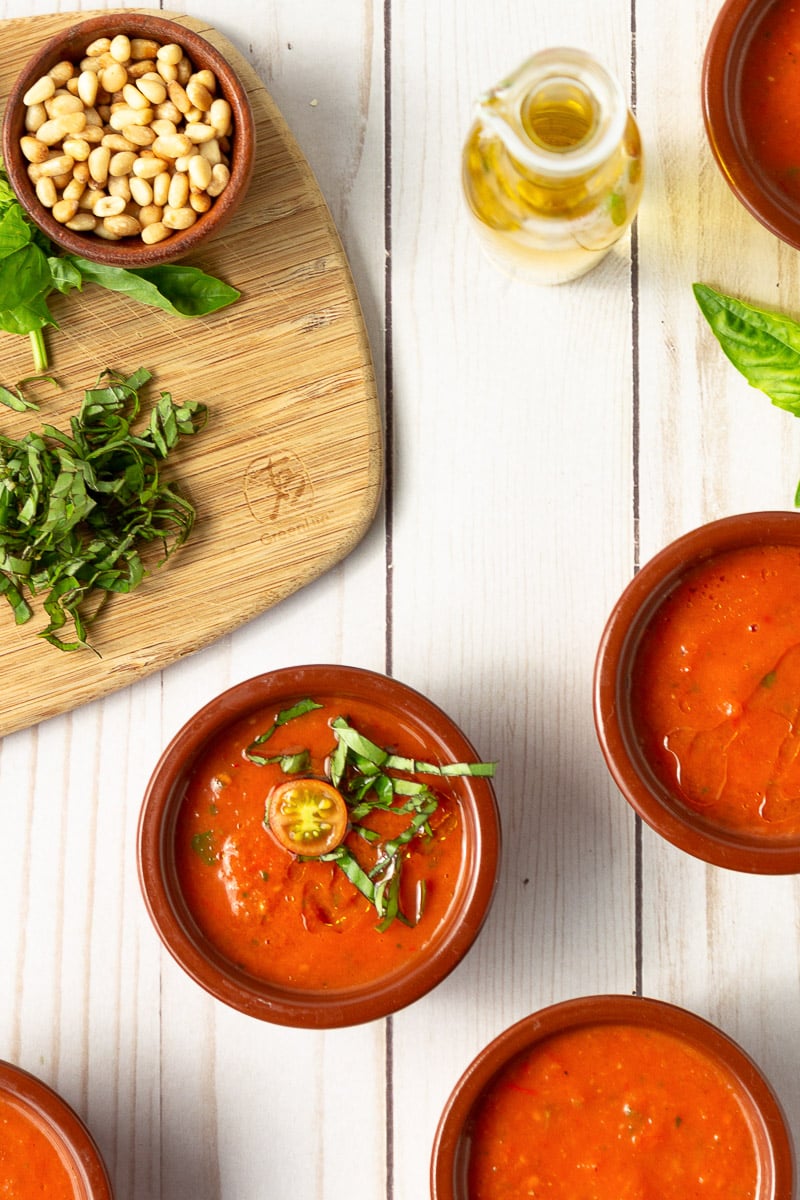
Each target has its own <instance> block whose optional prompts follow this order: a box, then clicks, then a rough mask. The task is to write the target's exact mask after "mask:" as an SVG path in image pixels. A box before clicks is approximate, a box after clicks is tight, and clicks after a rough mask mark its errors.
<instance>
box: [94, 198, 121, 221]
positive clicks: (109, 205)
mask: <svg viewBox="0 0 800 1200" xmlns="http://www.w3.org/2000/svg"><path fill="white" fill-rule="evenodd" d="M124 211H125V200H124V198H123V197H122V196H100V197H99V199H98V200H97V203H96V204H95V206H94V208H93V209H92V212H93V213H94V215H95V216H96V217H117V216H119V214H120V213H123V212H124Z"/></svg>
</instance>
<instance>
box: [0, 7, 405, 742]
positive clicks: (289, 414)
mask: <svg viewBox="0 0 800 1200" xmlns="http://www.w3.org/2000/svg"><path fill="white" fill-rule="evenodd" d="M91 15H93V14H91V13H87V12H81V13H72V14H70V13H61V14H58V15H54V16H39V17H36V18H35V19H34V18H27V19H22V20H9V21H3V22H0V98H2V101H1V103H2V104H3V105H4V103H5V97H6V96H7V95H8V91H9V87H10V85H11V84H12V82H13V80H14V79H15V77H16V75H17V74H18V72H19V71H20V69H21V68H22V66H23V65H24V63H25V62H26V60H27V59H28V57H29V56H30V54H31V53H32V51H33V49H34V48H35V47H36V46H37V45H38V44H40V43H41V42H42V41H44V40H45V39H47V38H49V37H50V36H52V35H53V34H54V33H56V32H58V30H60V29H62V28H65V27H67V26H69V25H71V24H73V23H74V22H75V21H76V20H82V19H84V18H86V17H88V16H91ZM160 15H161V16H164V15H167V16H171V17H172V18H173V19H174V20H177V21H179V22H180V23H181V24H183V25H186V26H189V27H190V28H191V29H194V30H197V32H198V33H200V34H201V35H202V36H204V37H206V38H207V39H208V40H209V41H210V42H213V43H214V45H215V46H217V47H218V49H220V50H221V51H222V53H223V54H224V55H225V56H226V57H227V58H228V60H229V61H230V62H231V63H232V65H233V66H234V68H235V69H236V70H237V72H238V73H239V75H240V76H241V78H242V79H243V80H244V82H245V84H246V87H247V90H248V93H249V96H250V102H251V104H252V107H253V113H254V116H255V123H256V135H257V148H256V166H255V172H254V177H253V182H252V185H251V187H250V190H249V192H248V196H247V198H246V200H245V202H244V204H243V206H242V208H241V210H240V211H239V213H238V214H237V215H236V216H235V217H234V218H233V220H232V222H231V223H230V225H229V226H228V227H227V228H226V229H225V230H224V231H223V232H222V233H221V234H220V235H219V237H218V238H217V239H216V241H214V242H212V243H209V245H208V246H207V247H204V248H203V250H202V251H201V252H198V253H197V254H196V255H195V256H194V257H192V258H188V259H187V260H186V261H187V262H192V263H194V265H196V266H202V267H203V269H204V270H206V271H209V272H210V273H211V274H214V275H218V276H220V277H221V278H223V279H225V280H226V281H227V282H228V283H231V284H232V285H233V286H235V287H236V288H238V289H240V290H241V292H242V296H241V299H239V300H238V301H237V302H236V303H235V304H234V305H233V306H231V307H230V308H227V309H223V310H222V311H221V312H219V313H216V314H213V315H212V316H209V317H206V318H199V319H191V320H186V319H183V318H179V317H169V316H167V314H165V313H162V312H161V311H160V310H156V309H149V308H144V307H142V306H141V305H137V304H134V303H132V302H128V301H126V300H125V299H124V298H122V297H120V296H118V295H111V294H109V293H106V292H105V291H103V290H101V289H99V288H94V287H87V288H86V289H85V290H84V292H83V294H82V295H80V296H79V295H76V294H74V293H73V295H72V296H71V297H68V298H64V297H58V298H57V299H56V300H54V301H53V302H52V305H51V307H52V311H53V313H54V316H55V317H56V320H58V321H59V323H60V325H61V329H60V330H59V331H48V333H47V343H48V349H49V352H50V360H51V361H50V367H51V370H52V373H53V374H54V376H55V377H56V378H57V379H58V381H59V383H60V384H61V385H62V386H61V389H60V390H58V391H57V390H56V389H54V388H53V387H51V386H47V385H43V384H42V385H38V384H37V385H36V390H35V398H36V399H37V401H38V402H39V403H40V405H41V408H40V411H39V412H38V413H35V412H34V413H26V414H17V413H13V412H11V411H10V410H7V409H6V408H3V407H0V430H2V431H3V432H4V433H6V434H7V435H8V436H11V437H20V436H21V435H22V434H23V433H24V432H25V431H26V430H27V429H30V428H38V427H39V425H40V423H41V422H44V421H46V422H48V423H50V424H53V425H55V426H57V427H58V428H66V426H67V423H68V421H69V417H70V415H71V414H73V413H74V412H76V411H77V408H78V406H79V404H80V402H81V399H82V397H83V392H84V390H85V389H86V388H87V387H90V386H92V385H93V384H94V383H95V381H96V380H97V377H98V375H99V374H100V372H101V371H103V370H104V369H106V368H111V369H114V370H118V371H122V372H125V373H130V372H132V371H134V370H136V369H137V368H139V367H146V368H147V369H148V370H149V371H151V372H152V374H153V382H152V384H151V385H149V386H150V388H151V389H152V391H151V392H149V393H147V394H146V395H145V401H146V407H147V408H148V410H149V402H150V398H151V397H156V396H157V395H158V392H159V391H160V390H162V389H163V390H165V391H169V392H171V393H172V395H173V396H174V397H175V399H176V400H179V399H193V400H201V401H204V402H205V403H207V405H208V408H209V421H208V424H207V426H206V428H205V429H204V430H203V431H202V432H201V433H199V434H198V435H196V436H195V437H194V438H190V439H188V440H187V441H186V442H185V443H184V444H183V445H182V446H181V447H180V448H179V449H178V451H177V452H176V453H175V456H174V465H170V466H169V470H168V472H167V473H168V474H169V475H170V477H171V478H174V479H175V480H176V481H178V482H179V483H180V485H181V487H182V489H183V491H184V492H185V493H186V494H187V495H188V496H189V497H190V498H191V500H192V502H193V503H194V504H195V506H196V508H197V511H198V519H197V524H196V526H195V529H194V531H193V532H192V535H191V538H190V540H189V541H188V542H187V543H186V544H185V546H183V547H182V548H181V549H180V550H179V551H178V552H177V553H176V554H175V555H174V556H173V558H172V559H170V560H169V562H168V563H167V564H166V565H165V566H164V567H162V568H160V569H158V570H157V571H155V572H154V573H153V574H152V575H151V576H149V577H148V578H147V579H146V580H145V581H144V582H143V583H142V585H141V586H140V587H139V589H138V590H137V591H135V592H133V593H131V594H130V595H129V596H115V597H113V598H112V599H111V600H110V601H109V603H108V605H107V606H106V608H105V609H104V610H103V612H102V613H101V614H100V616H99V617H98V619H97V621H96V622H95V623H94V624H93V625H92V627H91V632H90V637H91V640H92V643H93V645H94V647H95V649H96V651H97V655H95V654H94V653H92V651H90V650H80V651H76V652H73V653H65V652H62V651H60V650H57V649H55V648H54V647H52V646H50V645H48V644H47V643H46V642H44V641H42V639H41V638H38V637H37V636H36V632H37V630H38V629H41V628H42V627H43V624H44V618H43V616H42V615H41V614H37V616H36V617H35V618H34V619H32V620H31V621H29V622H28V623H27V624H26V625H22V626H15V625H14V623H13V618H12V616H11V610H10V609H8V608H7V605H6V602H5V600H4V599H0V680H1V681H2V686H3V705H2V712H0V736H2V735H4V734H6V733H9V732H11V731H12V730H16V729H20V728H23V727H26V726H29V725H32V724H35V723H37V722H39V721H41V720H43V719H44V718H46V717H50V716H52V715H54V714H56V713H61V712H64V711H66V710H68V709H71V708H73V707H76V706H77V705H80V704H83V703H85V702H86V701H88V700H91V699H93V698H95V697H98V696H101V695H103V694H105V693H108V692H110V691H113V690H114V689H117V688H120V687H124V686H126V685H128V684H130V683H132V682H133V681H135V680H137V679H139V678H141V677H142V676H144V675H146V674H148V673H149V672H151V671H156V670H158V669H160V668H162V667H166V666H167V665H168V664H170V663H172V662H174V661H175V660H177V659H179V658H181V657H183V656H185V655H187V654H191V653H192V652H193V651H195V650H198V649H200V648H201V647H203V646H206V645H208V644H209V643H210V642H212V641H213V640H214V639H216V638H218V637H220V636H221V635H223V634H225V633H228V632H229V631H230V630H232V629H234V628H235V627H236V626H238V625H240V624H242V623H243V622H245V621H247V620H249V619H250V618H252V617H254V616H256V615H257V614H260V613H263V612H264V611H265V610H266V609H268V608H270V607H271V606H272V605H275V604H277V603H278V601H280V600H282V599H283V598H284V597H286V596H288V595H289V594H290V593H292V592H294V591H296V590H297V589H298V588H300V587H302V586H303V585H304V584H306V583H308V582H309V581H311V580H312V579H314V578H316V577H317V576H319V575H320V574H321V573H322V572H324V571H326V570H327V569H328V568H330V567H332V566H333V565H334V564H335V563H337V562H339V561H340V560H341V559H342V558H343V557H344V556H345V555H346V554H347V553H348V552H349V551H350V550H351V549H352V548H353V547H354V546H355V544H356V543H357V542H358V541H359V540H360V538H361V537H362V535H363V534H364V533H365V532H366V530H367V528H368V526H369V525H370V523H371V521H372V518H373V516H374V514H375V510H376V507H377V504H378V499H379V493H380V487H381V478H382V440H381V428H380V413H379V406H378V401H377V396H376V389H375V380H374V375H373V369H372V362H371V357H370V351H369V345H368V342H367V338H366V334H365V330H364V325H363V320H362V315H361V311H360V308H359V303H358V299H357V296H356V293H355V289H354V286H353V282H352V277H351V274H350V270H349V267H348V264H347V261H346V258H345V255H344V252H343V250H342V246H341V243H340V241H339V237H338V235H337V232H336V229H335V227H334V225H333V222H332V220H331V217H330V213H329V211H328V209H327V207H326V205H325V201H324V199H323V197H322V195H321V193H320V190H319V187H318V186H317V183H316V181H315V179H314V177H313V174H312V172H311V170H310V168H309V166H308V164H307V163H306V161H305V160H304V158H303V156H302V155H301V153H300V151H299V150H298V147H297V145H296V143H295V141H294V139H293V137H292V135H291V133H290V131H289V130H288V128H287V126H286V123H285V122H284V120H283V118H282V116H281V114H280V112H279V111H278V109H277V108H276V106H275V104H274V103H273V101H272V99H271V98H270V96H269V94H268V92H267V91H266V89H265V88H264V86H263V84H262V83H261V81H260V80H259V79H258V77H257V76H256V74H255V73H254V72H253V70H252V69H251V67H250V66H249V64H248V63H247V62H246V60H245V59H244V58H243V57H242V56H241V55H240V54H239V53H238V52H237V51H236V50H235V48H234V47H233V46H231V44H230V43H229V42H228V41H227V40H226V39H225V38H223V37H222V36H220V34H218V33H217V32H216V31H215V30H214V29H211V28H210V27H209V26H208V25H207V24H205V23H204V22H202V21H198V20H197V19H196V18H193V17H187V16H180V15H177V14H171V13H169V14H164V13H161V14H160ZM31 371H32V362H31V356H30V349H29V346H28V342H27V339H24V338H19V337H15V336H13V335H10V334H5V333H2V332H0V382H2V383H4V384H6V385H7V386H9V385H12V384H14V383H16V382H17V381H18V380H20V379H22V378H24V377H25V376H26V375H30V374H31ZM172 462H173V460H172V456H171V457H170V460H169V463H170V464H172Z"/></svg>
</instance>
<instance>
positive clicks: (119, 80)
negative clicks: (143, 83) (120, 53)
mask: <svg viewBox="0 0 800 1200" xmlns="http://www.w3.org/2000/svg"><path fill="white" fill-rule="evenodd" d="M127 82H128V72H127V71H126V70H125V68H124V67H123V65H122V63H120V62H113V63H111V64H110V66H108V67H105V68H104V69H103V70H102V71H101V72H100V86H101V87H102V88H105V90H106V91H107V92H108V93H109V95H113V94H114V92H121V91H122V89H123V88H124V86H125V84H126V83H127Z"/></svg>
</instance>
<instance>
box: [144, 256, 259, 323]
mask: <svg viewBox="0 0 800 1200" xmlns="http://www.w3.org/2000/svg"><path fill="white" fill-rule="evenodd" d="M133 273H134V274H135V275H138V276H139V278H140V279H143V280H145V281H146V282H147V283H151V284H152V285H153V286H154V287H156V288H158V291H159V292H160V294H161V295H162V296H164V297H165V298H166V299H167V300H169V301H170V303H171V304H172V307H173V309H174V310H175V312H177V313H179V314H180V315H181V316H182V317H202V316H205V315H206V313H211V312H216V311H217V309H220V308H225V307H226V306H227V305H228V304H233V302H234V300H238V299H239V296H240V295H241V292H238V291H237V290H236V288H234V287H231V286H230V284H227V283H223V281H222V280H221V279H215V278H214V277H213V276H212V275H207V274H206V273H205V271H201V270H200V269H199V268H198V267H187V266H185V265H184V264H183V263H164V264H162V265H161V266H157V267H136V268H135V269H134V272H133Z"/></svg>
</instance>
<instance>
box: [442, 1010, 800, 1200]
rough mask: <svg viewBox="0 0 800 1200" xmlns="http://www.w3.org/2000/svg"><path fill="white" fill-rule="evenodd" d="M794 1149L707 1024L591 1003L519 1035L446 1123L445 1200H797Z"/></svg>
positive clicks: (747, 1064)
mask: <svg viewBox="0 0 800 1200" xmlns="http://www.w3.org/2000/svg"><path fill="white" fill-rule="evenodd" d="M792 1181H793V1149H792V1143H791V1140H790V1137H789V1133H788V1130H787V1126H786V1121H785V1118H784V1115H783V1112H782V1110H781V1107H780V1104H779V1102H778V1100H777V1098H776V1096H775V1094H774V1092H773V1091H772V1089H771V1087H770V1086H769V1084H768V1083H767V1082H766V1080H765V1079H764V1077H763V1075H762V1074H761V1072H760V1071H759V1070H758V1068H757V1067H756V1065H755V1064H754V1063H753V1061H752V1060H751V1059H750V1058H749V1057H748V1055H747V1054H745V1052H744V1051H743V1050H742V1049H741V1048H740V1047H739V1046H738V1045H737V1044H736V1043H735V1042H733V1041H732V1040H731V1039H730V1038H729V1037H728V1036H727V1035H726V1034H724V1033H722V1032H721V1030H719V1029H717V1028H716V1027H715V1026H713V1025H711V1024H709V1023H708V1022H707V1021H705V1020H703V1019H702V1018H700V1017H698V1016H695V1015H694V1014H692V1013H690V1012H688V1011H686V1010H685V1009H682V1008H678V1007H676V1006H674V1005H671V1004H666V1003H664V1002H662V1001H657V1000H651V999H646V998H642V997H637V996H613V995H612V996H587V997H580V998H578V999H574V1000H568V1001H565V1002H563V1003H561V1004H555V1005H552V1006H551V1007H550V1008H546V1009H543V1010H542V1011H541V1012H538V1013H534V1014H533V1015H532V1016H529V1017H526V1018H524V1019H523V1020H521V1021H519V1022H517V1024H515V1025H512V1026H511V1027H510V1028H509V1029H507V1030H506V1031H505V1032H504V1033H501V1034H500V1035H499V1037H497V1038H496V1039H495V1040H494V1041H493V1042H491V1043H490V1044H489V1045H488V1046H487V1047H485V1048H484V1050H482V1051H481V1053H480V1054H479V1055H478V1056H477V1057H476V1058H475V1060H474V1061H473V1062H472V1064H471V1065H470V1066H469V1067H468V1068H467V1070H466V1071H465V1073H464V1074H463V1075H462V1077H461V1079H460V1080H459V1081H458V1083H457V1084H456V1086H455V1088H454V1089H453V1092H452V1093H451V1095H450V1098H449V1100H448V1102H447V1105H446V1107H445V1109H444V1112H443V1114H442V1117H441V1120H440V1122H439V1126H438V1129H437V1132H436V1138H435V1142H434V1147H433V1153H432V1158H431V1196H432V1198H433V1200H517V1197H519V1196H547V1197H548V1198H549V1200H575V1198H576V1197H578V1196H586V1197H592V1200H621V1198H622V1197H639V1196H658V1197H659V1200H687V1198H689V1197H693V1196H700V1195H703V1196H715V1197H720V1200H722V1198H723V1197H724V1200H791V1197H792V1187H793V1182H792Z"/></svg>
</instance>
